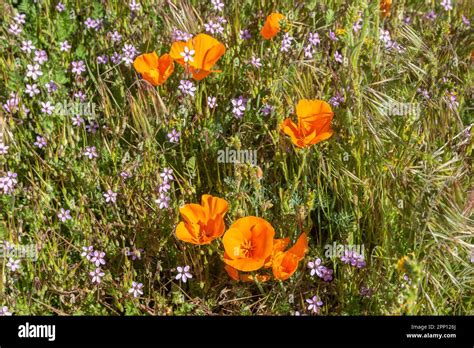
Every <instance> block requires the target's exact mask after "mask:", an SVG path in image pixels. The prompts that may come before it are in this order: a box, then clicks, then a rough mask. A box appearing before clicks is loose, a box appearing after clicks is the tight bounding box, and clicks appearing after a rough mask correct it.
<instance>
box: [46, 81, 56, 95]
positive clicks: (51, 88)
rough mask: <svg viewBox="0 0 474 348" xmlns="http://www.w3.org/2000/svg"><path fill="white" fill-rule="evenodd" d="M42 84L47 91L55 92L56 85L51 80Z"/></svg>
mask: <svg viewBox="0 0 474 348" xmlns="http://www.w3.org/2000/svg"><path fill="white" fill-rule="evenodd" d="M44 86H45V87H46V89H47V90H48V93H53V92H56V91H57V90H58V85H57V84H56V82H54V81H53V80H51V81H49V82H48V83H46V84H45V85H44Z"/></svg>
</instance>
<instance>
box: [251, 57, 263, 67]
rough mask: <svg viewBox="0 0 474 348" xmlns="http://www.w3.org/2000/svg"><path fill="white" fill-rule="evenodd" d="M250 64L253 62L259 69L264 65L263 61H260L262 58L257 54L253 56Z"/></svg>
mask: <svg viewBox="0 0 474 348" xmlns="http://www.w3.org/2000/svg"><path fill="white" fill-rule="evenodd" d="M250 64H252V65H253V66H254V67H256V68H257V69H259V68H260V67H261V66H262V63H260V58H257V57H255V56H252V60H251V61H250Z"/></svg>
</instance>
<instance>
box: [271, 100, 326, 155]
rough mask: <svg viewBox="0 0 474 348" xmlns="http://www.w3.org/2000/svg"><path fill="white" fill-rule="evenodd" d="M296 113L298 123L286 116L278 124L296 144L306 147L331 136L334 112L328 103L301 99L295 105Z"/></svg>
mask: <svg viewBox="0 0 474 348" xmlns="http://www.w3.org/2000/svg"><path fill="white" fill-rule="evenodd" d="M296 115H297V116H298V124H295V123H294V122H293V121H292V120H291V119H290V118H287V119H286V120H284V121H283V123H282V124H281V125H280V129H281V130H282V131H283V132H284V133H285V134H286V135H289V136H290V137H291V141H292V142H293V144H295V145H296V146H298V147H307V146H310V145H314V144H317V143H319V142H321V141H323V140H326V139H329V138H330V137H331V136H332V134H333V131H332V129H331V121H332V118H333V116H334V113H333V112H332V109H331V106H330V105H329V104H328V103H326V102H324V101H322V100H309V99H302V100H300V101H299V102H298V104H297V105H296Z"/></svg>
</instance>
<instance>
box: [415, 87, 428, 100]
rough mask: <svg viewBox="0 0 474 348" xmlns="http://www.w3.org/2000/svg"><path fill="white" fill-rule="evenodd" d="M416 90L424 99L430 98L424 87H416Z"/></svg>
mask: <svg viewBox="0 0 474 348" xmlns="http://www.w3.org/2000/svg"><path fill="white" fill-rule="evenodd" d="M417 92H418V93H420V94H421V95H422V96H423V97H424V98H425V99H430V94H429V93H428V91H427V90H426V89H425V88H418V89H417Z"/></svg>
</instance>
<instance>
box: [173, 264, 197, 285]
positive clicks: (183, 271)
mask: <svg viewBox="0 0 474 348" xmlns="http://www.w3.org/2000/svg"><path fill="white" fill-rule="evenodd" d="M176 270H177V272H178V274H177V275H176V277H175V278H174V279H176V280H181V281H182V282H183V283H186V281H187V280H188V279H191V278H192V277H193V275H192V274H191V273H190V272H189V270H190V267H189V266H184V267H180V266H179V267H176Z"/></svg>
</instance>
